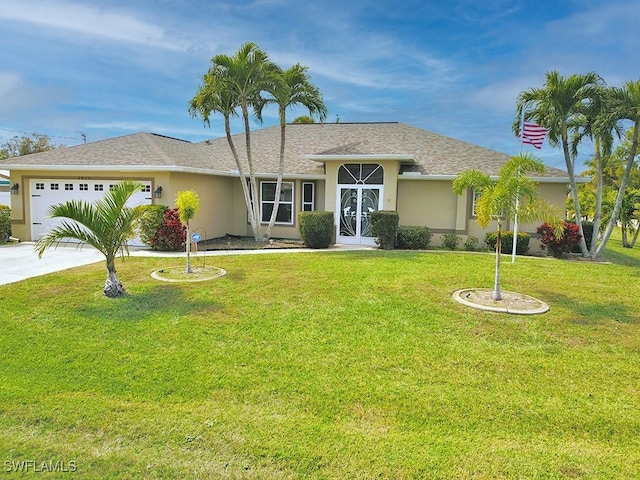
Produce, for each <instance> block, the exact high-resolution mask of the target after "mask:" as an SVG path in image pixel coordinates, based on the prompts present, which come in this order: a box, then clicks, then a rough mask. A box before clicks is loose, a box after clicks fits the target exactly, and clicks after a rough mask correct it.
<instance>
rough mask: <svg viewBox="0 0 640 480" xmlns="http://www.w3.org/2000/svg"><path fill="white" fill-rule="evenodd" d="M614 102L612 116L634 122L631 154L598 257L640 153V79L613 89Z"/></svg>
mask: <svg viewBox="0 0 640 480" xmlns="http://www.w3.org/2000/svg"><path fill="white" fill-rule="evenodd" d="M612 90H613V94H612V95H613V102H614V106H613V108H612V116H613V118H614V119H618V120H628V121H631V122H632V123H633V127H632V129H633V130H632V132H633V133H632V136H631V147H630V148H629V154H628V156H627V161H626V165H625V168H624V173H623V174H622V179H621V180H620V186H619V188H618V195H617V197H616V203H615V205H614V207H613V213H612V214H611V219H610V220H609V222H608V223H607V227H606V228H605V231H604V233H603V234H602V240H601V241H600V245H598V248H597V250H596V252H595V255H596V258H597V257H599V256H600V255H601V254H602V251H603V250H604V246H605V245H606V243H607V241H608V240H609V237H611V233H612V232H613V228H614V226H615V225H616V224H617V220H618V216H619V215H620V210H621V208H622V201H623V199H624V193H625V189H626V188H627V184H628V182H629V176H630V174H631V169H632V168H633V164H634V161H635V157H636V155H637V154H638V140H639V137H640V80H636V81H628V82H626V83H625V84H624V87H622V88H616V87H614V88H613V89H612Z"/></svg>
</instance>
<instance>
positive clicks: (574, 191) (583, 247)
mask: <svg viewBox="0 0 640 480" xmlns="http://www.w3.org/2000/svg"><path fill="white" fill-rule="evenodd" d="M562 150H563V151H564V161H565V164H566V166H567V173H568V174H569V185H570V187H571V198H572V199H573V209H574V211H575V212H576V225H578V231H579V233H580V236H581V237H580V252H581V253H582V256H583V257H585V258H586V257H588V256H589V249H588V248H587V242H586V240H585V238H584V231H583V230H582V214H581V213H580V199H579V198H578V187H577V185H576V177H575V175H574V171H573V162H572V160H571V154H570V153H569V141H568V139H567V126H566V124H565V125H564V126H563V131H562Z"/></svg>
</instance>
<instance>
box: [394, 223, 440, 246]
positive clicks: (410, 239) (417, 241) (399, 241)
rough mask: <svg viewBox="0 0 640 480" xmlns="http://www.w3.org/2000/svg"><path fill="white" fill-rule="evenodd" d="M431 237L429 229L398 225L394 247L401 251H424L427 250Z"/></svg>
mask: <svg viewBox="0 0 640 480" xmlns="http://www.w3.org/2000/svg"><path fill="white" fill-rule="evenodd" d="M432 235H433V234H432V233H431V230H429V227H421V226H406V225H400V226H399V227H398V234H397V236H396V247H397V248H401V249H403V250H425V249H427V248H429V244H430V243H431V237H432Z"/></svg>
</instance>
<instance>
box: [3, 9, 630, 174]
mask: <svg viewBox="0 0 640 480" xmlns="http://www.w3.org/2000/svg"><path fill="white" fill-rule="evenodd" d="M639 18H640V2H637V0H575V1H574V0H539V1H536V2H532V1H530V0H484V1H477V0H415V1H414V0H395V1H389V0H349V1H345V0H341V1H334V0H315V1H304V0H254V1H247V0H223V1H222V0H210V1H206V0H203V1H197V0H136V1H135V2H131V1H128V0H122V1H117V0H114V1H107V0H93V1H88V0H55V1H52V0H29V1H28V2H27V1H24V0H2V7H1V8H0V31H2V35H0V52H2V54H1V58H2V61H1V62H0V142H2V143H3V142H4V141H6V140H8V139H9V138H11V137H12V136H14V135H21V134H22V133H23V132H26V133H31V132H38V133H42V134H47V135H50V136H52V137H54V138H53V140H54V142H55V143H64V144H66V145H75V144H78V143H82V138H81V132H82V133H84V134H85V135H86V137H87V139H88V141H96V140H100V139H104V138H109V137H114V136H119V135H126V134H130V133H133V132H140V131H145V132H154V133H159V134H163V135H168V136H173V137H177V138H182V139H186V140H190V141H201V140H204V139H207V138H211V137H218V136H222V135H223V134H224V131H223V123H222V119H221V118H218V117H214V120H213V121H212V123H211V128H210V129H208V128H204V126H203V125H202V122H201V121H200V120H198V119H192V118H191V117H190V116H189V114H188V112H187V104H188V101H189V100H190V99H191V98H192V96H193V95H194V94H195V92H196V90H197V89H198V86H199V85H200V79H201V76H202V74H204V73H205V72H206V71H207V69H208V68H209V61H210V59H211V57H212V56H213V55H215V54H218V53H228V54H232V53H234V52H235V51H236V50H237V49H238V48H239V46H240V45H241V44H242V43H244V42H247V41H252V42H255V43H257V44H258V45H259V47H260V48H261V49H263V50H265V51H266V52H267V53H268V54H269V55H270V57H271V58H272V59H273V60H274V61H275V62H276V63H278V64H279V65H281V66H282V67H288V66H290V65H292V64H294V63H301V64H302V65H306V66H308V67H309V73H310V75H311V78H312V81H313V82H314V83H315V84H316V85H318V87H319V88H320V90H321V92H322V93H323V95H324V99H325V103H326V104H327V107H328V109H329V116H328V119H327V121H335V120H336V116H339V117H340V121H342V122H359V121H399V122H404V123H408V124H411V125H414V126H417V127H421V128H424V129H427V130H431V131H434V132H437V133H441V134H444V135H448V136H451V137H454V138H458V139H461V140H465V141H468V142H471V143H475V144H478V145H481V146H484V147H488V148H492V149H495V150H498V151H501V152H505V153H508V154H517V153H518V152H519V150H520V146H519V143H518V141H517V139H516V138H515V137H514V136H513V134H512V132H511V123H512V121H513V119H514V115H515V102H516V98H517V96H518V94H519V93H520V92H521V91H523V90H526V89H528V88H531V87H539V86H542V84H543V83H544V75H545V73H546V72H547V71H550V70H558V71H559V72H560V73H561V74H563V75H567V76H568V75H571V74H573V73H586V72H589V71H595V72H597V73H599V74H600V75H601V76H602V77H603V78H604V79H605V80H606V82H607V83H608V84H609V85H616V86H621V85H622V84H623V82H625V81H627V80H637V79H638V78H639V77H640V71H639V70H638V62H637V54H638V52H639V51H640V35H638V33H637V20H638V19H639ZM304 113H305V112H303V111H294V112H291V113H290V117H289V118H290V119H293V118H294V117H295V116H297V115H300V114H304ZM276 123H277V119H276V116H275V112H269V113H268V114H267V116H266V117H265V122H264V125H265V126H270V125H274V124H276ZM254 128H259V126H258V125H257V124H254ZM241 131H242V130H241V126H240V124H237V125H235V127H234V132H235V133H239V132H241ZM524 148H525V150H526V151H531V152H533V153H536V154H538V155H539V157H540V158H542V159H543V160H544V161H545V162H546V163H547V164H549V165H553V166H557V167H560V168H564V161H563V159H562V155H561V152H560V150H559V149H553V148H550V147H549V146H548V145H545V147H544V148H543V149H542V150H541V151H536V150H535V149H534V148H533V147H531V146H525V147H524ZM590 153H591V152H590V148H589V147H588V146H585V148H583V149H582V151H581V157H580V158H581V159H582V160H584V159H587V158H588V156H589V154H590Z"/></svg>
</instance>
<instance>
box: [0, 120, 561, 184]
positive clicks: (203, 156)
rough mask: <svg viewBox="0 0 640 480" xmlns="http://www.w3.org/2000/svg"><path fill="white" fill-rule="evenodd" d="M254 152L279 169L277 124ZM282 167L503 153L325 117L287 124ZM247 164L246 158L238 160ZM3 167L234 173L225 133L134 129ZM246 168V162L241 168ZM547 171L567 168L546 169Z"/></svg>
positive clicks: (469, 165) (464, 165) (487, 168)
mask: <svg viewBox="0 0 640 480" xmlns="http://www.w3.org/2000/svg"><path fill="white" fill-rule="evenodd" d="M233 140H234V143H235V147H236V149H237V150H238V154H239V155H240V158H241V159H244V158H246V149H245V141H244V133H240V134H236V135H234V136H233ZM251 140H252V142H251V144H252V156H253V160H254V166H255V171H256V173H258V174H266V173H269V174H273V173H275V172H276V171H277V166H278V159H279V152H280V127H279V126H274V127H268V128H263V129H260V130H255V131H252V132H251ZM285 152H286V153H285V172H286V173H287V174H289V175H318V176H322V175H323V172H324V168H323V165H322V163H321V162H319V161H316V160H321V159H328V160H330V159H331V158H332V157H333V158H335V157H342V156H345V155H358V156H372V157H375V156H387V157H388V156H397V157H399V158H404V159H407V158H413V160H414V162H415V163H414V164H413V165H407V166H404V167H403V171H415V172H419V173H420V174H422V175H457V174H458V173H460V172H462V171H464V170H468V169H476V170H481V171H483V172H485V173H487V174H491V175H496V174H498V172H499V170H500V167H501V166H502V165H503V164H504V162H505V161H506V160H507V159H508V158H509V157H508V155H506V154H504V153H500V152H496V151H494V150H489V149H486V148H483V147H479V146H477V145H473V144H470V143H466V142H463V141H460V140H456V139H453V138H450V137H446V136H443V135H439V134H436V133H433V132H429V131H426V130H422V129H420V128H416V127H412V126H410V125H406V124H403V123H325V124H289V125H287V126H286V151H285ZM243 163H246V160H245V161H243ZM0 166H2V167H3V168H8V169H11V168H14V169H18V168H25V167H26V168H36V167H42V168H43V169H46V168H63V167H65V166H69V167H74V168H78V169H80V168H81V167H83V166H84V167H87V168H91V169H100V170H108V169H111V168H118V169H119V170H122V169H138V170H140V169H145V170H174V169H175V170H192V171H202V172H203V173H213V174H214V173H218V174H227V175H233V174H236V173H237V167H236V164H235V161H234V159H233V156H232V155H231V150H230V148H229V145H228V143H227V139H226V137H221V138H216V139H213V140H208V141H206V142H200V143H191V142H187V141H184V140H178V139H175V138H171V137H165V136H162V135H156V134H151V133H136V134H131V135H125V136H122V137H116V138H111V139H108V140H102V141H97V142H92V143H87V144H84V145H78V146H74V147H67V148H61V149H56V150H51V151H48V152H42V153H36V154H32V155H25V156H22V157H16V158H10V159H5V160H3V161H0ZM243 168H245V169H246V165H245V166H244V167H243ZM545 176H546V177H563V178H566V176H567V173H566V172H564V171H562V170H559V169H556V168H547V171H546V174H545Z"/></svg>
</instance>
